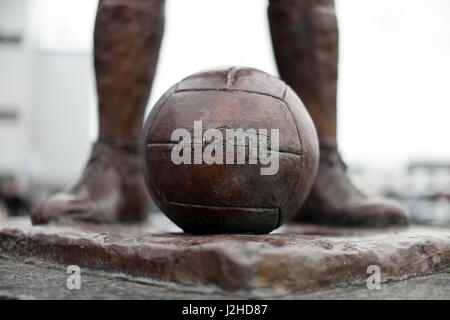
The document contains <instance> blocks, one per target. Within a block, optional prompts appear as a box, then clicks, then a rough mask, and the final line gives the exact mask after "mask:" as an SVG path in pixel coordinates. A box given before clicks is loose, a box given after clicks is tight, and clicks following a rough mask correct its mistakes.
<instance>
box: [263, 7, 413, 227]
mask: <svg viewBox="0 0 450 320" xmlns="http://www.w3.org/2000/svg"><path fill="white" fill-rule="evenodd" d="M268 15H269V24H270V30H271V35H272V43H273V48H274V53H275V58H276V61H277V66H278V70H279V72H280V76H281V78H282V79H283V80H284V81H286V83H287V84H288V85H289V86H291V87H292V89H293V90H294V91H295V92H296V93H297V94H298V95H299V96H300V98H301V99H302V101H303V102H304V104H305V106H306V108H307V109H308V111H309V113H310V115H311V117H312V119H313V121H314V124H315V126H316V129H317V133H318V136H319V141H320V153H321V154H320V164H319V170H318V174H317V178H316V182H315V184H314V186H313V189H312V191H311V193H310V195H309V197H308V199H307V200H306V203H305V204H304V206H303V207H302V209H301V210H300V212H299V213H298V214H297V215H296V216H295V217H294V219H293V221H296V222H314V223H319V224H327V225H343V226H369V227H375V226H398V225H407V224H409V218H408V214H407V212H406V210H405V209H404V208H403V207H402V206H401V205H400V204H399V203H398V202H396V201H394V200H388V199H382V198H369V197H366V196H364V195H363V194H362V193H361V192H360V191H359V190H358V189H357V188H356V187H355V186H354V185H353V184H352V182H351V181H350V179H349V177H348V175H347V172H346V166H345V164H344V163H343V161H342V160H341V157H340V155H339V152H338V149H337V142H336V124H337V123H336V93H337V77H338V44H339V32H338V26H337V19H336V12H335V6H334V1H333V0H270V5H269V9H268Z"/></svg>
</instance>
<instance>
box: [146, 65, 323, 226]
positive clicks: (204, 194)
mask: <svg viewBox="0 0 450 320" xmlns="http://www.w3.org/2000/svg"><path fill="white" fill-rule="evenodd" d="M196 121H201V124H202V126H201V130H202V131H201V132H202V133H204V134H206V132H207V131H208V129H217V130H219V131H220V133H221V134H222V136H223V138H224V142H223V145H222V144H220V145H221V146H223V161H222V162H223V163H222V164H220V163H217V162H219V161H217V162H214V163H211V161H209V162H208V163H207V162H206V161H205V158H204V157H203V158H202V154H201V153H200V159H199V158H198V154H199V153H197V154H195V152H198V151H199V150H200V151H201V152H203V151H205V150H206V148H207V146H208V145H209V144H210V143H211V142H212V141H215V140H214V139H213V138H211V139H205V138H206V137H205V136H204V135H200V136H201V138H200V140H199V139H196V138H195V137H197V138H198V137H199V136H198V135H197V136H195V130H194V129H195V128H197V129H198V128H199V127H198V122H197V126H196V127H195V126H194V122H196ZM194 127H195V128H194ZM176 129H185V132H188V133H189V134H190V135H191V139H190V141H189V140H184V143H185V147H186V148H189V149H184V150H189V151H190V153H191V154H190V155H191V157H187V158H184V159H189V158H190V159H191V162H190V163H189V162H188V161H184V162H182V163H179V161H178V163H174V161H173V157H172V149H173V148H174V147H175V146H177V145H178V146H180V145H179V141H181V140H182V139H181V138H180V139H179V140H175V141H172V133H173V132H174V130H176ZM231 129H243V130H248V129H254V132H256V136H257V138H258V139H259V138H261V139H266V145H267V147H268V148H269V149H270V148H271V146H272V142H273V141H274V140H273V139H275V138H276V136H272V135H271V134H270V133H271V132H272V131H271V130H272V129H278V146H279V147H278V152H276V151H273V150H269V154H270V155H272V156H276V155H277V156H278V170H277V171H276V173H274V174H269V175H263V174H262V173H261V172H262V171H261V169H262V168H267V167H268V166H269V165H268V164H267V162H265V163H264V164H263V163H261V161H260V160H261V159H259V153H258V159H257V160H258V161H257V162H256V163H254V162H253V163H249V162H250V161H249V159H250V152H251V151H250V150H251V149H252V146H254V145H253V144H251V139H246V140H245V144H244V145H242V143H241V144H239V142H237V140H236V142H235V144H237V146H235V148H234V158H233V160H234V161H232V162H233V163H228V164H227V163H226V153H227V150H226V148H227V147H228V145H227V143H226V142H225V141H226V140H225V138H226V136H227V132H228V131H227V130H231ZM264 129H266V130H267V133H268V134H267V135H265V136H264V135H263V134H264V133H265V132H264ZM186 130H187V131H186ZM261 130H262V131H261ZM198 132H199V130H197V134H198ZM215 132H217V131H215ZM247 132H249V131H247ZM143 134H144V137H143V146H142V147H143V154H142V156H143V168H144V176H145V181H146V184H147V188H148V190H149V192H150V195H151V196H152V197H153V199H154V200H155V202H156V203H157V205H158V206H159V208H160V209H161V210H162V211H163V212H164V213H165V214H166V215H167V217H168V218H169V219H170V220H172V221H173V222H174V223H175V224H177V225H178V226H179V227H180V228H182V229H183V230H184V231H185V232H189V233H198V234H211V233H256V234H262V233H269V232H271V231H272V230H274V229H276V228H278V227H279V226H280V225H281V224H283V223H284V222H286V221H287V220H289V218H291V217H292V216H293V215H295V214H296V213H297V212H298V211H299V210H300V207H301V205H302V204H303V202H304V201H305V200H306V197H307V195H308V193H309V191H310V190H311V187H312V185H313V183H314V179H315V176H316V173H317V168H318V160H319V147H318V139H317V134H316V130H315V128H314V124H313V122H312V120H311V117H310V116H309V114H308V112H307V110H306V108H305V107H304V105H303V103H302V101H301V100H300V98H299V97H298V96H297V95H296V94H295V93H294V91H293V90H292V89H291V88H290V87H289V86H287V85H286V83H284V82H283V81H282V80H280V79H278V78H276V77H273V76H271V75H269V74H267V73H265V72H262V71H259V70H256V69H251V68H245V67H239V68H238V67H236V68H235V67H231V68H223V69H216V70H209V71H204V72H200V73H196V74H194V75H191V76H189V77H187V78H185V79H184V80H182V81H181V82H179V83H177V84H176V85H174V86H173V87H171V88H170V89H169V90H168V91H167V92H166V93H165V94H164V95H163V96H162V97H161V98H160V99H159V101H158V102H157V103H156V104H155V106H154V107H153V109H152V110H151V112H150V114H149V116H148V117H147V119H146V122H145V127H144V132H143ZM216 138H217V137H216ZM186 141H187V142H186ZM262 141H264V140H262ZM241 142H242V140H241ZM259 142H260V140H258V144H257V147H258V148H260V147H261V144H259ZM195 144H197V146H196V145H195ZM240 146H243V147H244V148H243V149H241V152H242V150H244V153H245V155H244V156H245V163H242V158H241V162H240V163H237V158H238V155H237V153H238V150H237V149H238V148H239V147H240ZM195 148H197V149H195ZM199 148H200V149H199ZM195 150H196V151H195ZM210 150H211V149H210ZM258 151H259V149H258ZM211 154H212V155H218V154H215V153H211ZM184 155H185V154H184V153H183V152H180V153H179V156H184ZM196 155H197V162H199V161H200V162H201V163H194V159H195V156H196ZM230 159H231V158H230ZM175 162H177V161H175ZM230 162H231V161H230Z"/></svg>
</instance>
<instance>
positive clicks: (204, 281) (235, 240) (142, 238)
mask: <svg viewBox="0 0 450 320" xmlns="http://www.w3.org/2000/svg"><path fill="white" fill-rule="evenodd" d="M0 256H1V258H0V296H1V297H3V298H37V299H55V298H56V299H110V298H113V299H227V298H283V299H347V298H350V299H397V298H405V299H428V298H433V299H450V285H449V284H450V274H449V273H448V272H450V229H446V228H432V227H426V228H424V227H411V228H407V229H384V230H367V229H362V230H361V229H344V228H324V227H317V226H299V225H296V226H294V225H292V226H286V227H283V228H281V229H280V230H278V231H277V232H275V233H272V234H270V235H261V236H255V235H215V236H193V235H187V234H184V233H182V232H180V230H179V229H177V228H176V227H175V226H174V225H173V224H171V223H170V222H169V221H168V220H167V219H166V218H165V217H164V216H162V215H159V216H158V215H153V218H152V220H150V221H149V223H148V224H145V225H141V226H117V225H116V226H92V225H64V226H61V225H58V226H56V225H53V226H45V227H32V226H31V225H30V223H29V221H28V220H27V219H26V218H17V219H9V220H3V221H1V223H0ZM69 265H78V266H80V268H81V271H82V276H81V281H82V288H81V290H68V289H67V286H66V282H67V278H68V277H69V274H67V273H66V268H67V266H69ZM369 266H376V268H379V270H380V280H381V289H380V290H376V289H373V290H369V289H368V288H367V284H366V282H367V278H368V277H369V276H371V273H368V270H367V268H368V267H369Z"/></svg>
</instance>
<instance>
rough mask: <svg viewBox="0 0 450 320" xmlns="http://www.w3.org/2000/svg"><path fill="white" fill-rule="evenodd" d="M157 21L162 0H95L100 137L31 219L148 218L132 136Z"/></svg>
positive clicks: (159, 29)
mask: <svg viewBox="0 0 450 320" xmlns="http://www.w3.org/2000/svg"><path fill="white" fill-rule="evenodd" d="M163 29H164V1H162V0H126V1H123V0H100V2H99V6H98V12H97V18H96V23H95V32H94V62H95V71H96V80H97V91H98V110H99V129H100V130H99V142H97V143H96V144H95V145H94V147H93V151H92V154H91V156H90V159H89V161H88V163H87V165H86V168H85V170H84V172H83V174H82V176H81V178H80V180H79V182H78V183H77V184H76V186H74V187H73V188H71V189H70V190H69V191H67V192H63V193H59V194H56V195H53V196H51V197H50V198H49V199H48V200H47V201H45V202H44V203H43V204H41V205H40V206H38V207H37V208H36V209H35V210H34V211H33V212H32V215H31V218H32V221H33V223H34V224H41V223H46V222H48V221H50V220H60V219H73V220H83V221H91V222H103V223H104V222H115V221H123V220H126V221H129V220H131V221H140V220H143V219H145V218H147V215H148V209H149V204H150V198H149V196H148V193H147V190H146V188H145V184H144V180H143V177H142V170H141V167H140V164H141V161H140V158H139V153H138V141H139V138H140V136H141V131H142V120H143V117H144V112H145V107H146V105H147V100H148V96H149V93H150V89H151V85H152V81H153V76H154V74H155V69H156V63H157V60H158V53H159V48H160V43H161V38H162V35H163Z"/></svg>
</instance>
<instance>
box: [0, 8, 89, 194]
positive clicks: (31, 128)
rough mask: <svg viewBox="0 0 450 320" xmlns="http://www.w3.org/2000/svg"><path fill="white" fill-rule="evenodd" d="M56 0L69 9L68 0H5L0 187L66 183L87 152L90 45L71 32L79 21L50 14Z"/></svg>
mask: <svg viewBox="0 0 450 320" xmlns="http://www.w3.org/2000/svg"><path fill="white" fill-rule="evenodd" d="M72 2H73V1H72ZM58 3H59V6H60V7H63V6H64V5H66V6H65V10H71V6H68V5H67V4H68V3H67V1H64V0H62V1H48V0H0V187H1V182H2V181H9V182H10V181H11V180H13V181H15V183H16V185H17V186H19V188H20V189H21V190H27V189H29V186H30V184H31V185H32V184H37V185H39V186H41V188H36V189H35V190H41V191H45V190H46V188H51V189H54V188H59V187H61V186H64V185H67V184H68V183H70V182H72V181H74V180H75V179H76V178H77V175H78V174H79V172H80V170H81V169H82V165H83V163H84V160H85V157H86V155H87V152H88V148H89V134H90V131H89V127H90V126H89V119H90V112H91V111H90V109H91V108H92V105H93V103H94V101H93V99H94V98H93V96H94V94H93V84H92V66H91V58H90V48H89V47H88V46H86V45H84V44H83V43H76V41H75V43H74V41H73V39H75V40H76V37H68V36H67V35H68V34H70V32H71V30H72V29H73V27H74V26H75V25H76V24H80V21H72V24H73V26H71V25H70V21H64V20H63V19H61V18H60V19H59V20H58V19H57V17H56V16H55V17H52V15H57V14H58V10H57V8H54V7H52V6H55V5H57V4H58ZM92 3H94V5H95V1H92ZM63 8H64V7H63ZM94 12H95V11H94ZM86 20H87V21H86V23H85V24H86V26H84V27H85V28H86V29H87V30H89V29H90V28H91V27H92V17H91V18H89V19H86ZM71 27H72V29H71ZM86 38H88V39H90V38H89V37H86ZM67 39H70V41H69V42H68V41H67ZM83 45H84V46H83Z"/></svg>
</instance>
